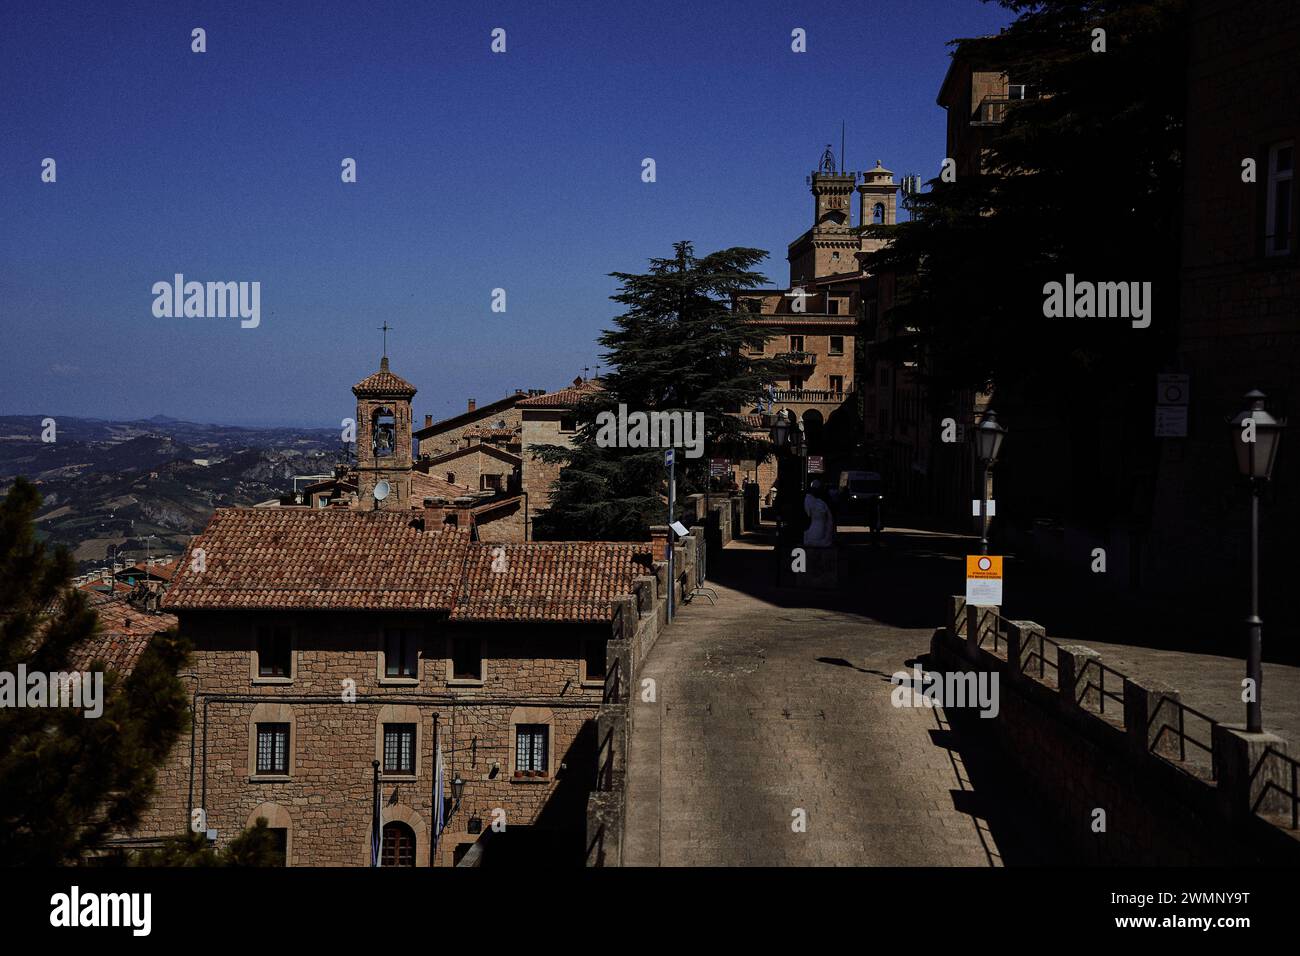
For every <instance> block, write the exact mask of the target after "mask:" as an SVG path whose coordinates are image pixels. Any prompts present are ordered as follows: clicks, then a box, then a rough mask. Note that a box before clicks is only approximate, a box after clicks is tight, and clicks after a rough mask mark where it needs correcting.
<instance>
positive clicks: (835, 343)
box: [830, 335, 844, 355]
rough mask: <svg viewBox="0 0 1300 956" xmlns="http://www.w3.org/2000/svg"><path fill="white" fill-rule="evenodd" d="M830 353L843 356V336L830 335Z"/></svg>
mask: <svg viewBox="0 0 1300 956" xmlns="http://www.w3.org/2000/svg"><path fill="white" fill-rule="evenodd" d="M830 352H831V355H843V354H844V336H842V335H832V336H831V348H830Z"/></svg>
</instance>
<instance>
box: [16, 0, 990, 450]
mask: <svg viewBox="0 0 1300 956" xmlns="http://www.w3.org/2000/svg"><path fill="white" fill-rule="evenodd" d="M1008 20H1009V15H1008V13H1007V12H1006V11H1005V10H1003V9H1002V8H1001V7H999V6H996V5H994V4H989V3H984V2H981V0H872V2H870V3H861V4H843V5H834V4H825V3H809V4H802V3H788V2H787V3H782V2H758V3H730V2H709V3H699V2H696V3H653V4H614V3H550V2H547V3H537V2H534V3H472V4H471V3H465V4H445V3H429V2H406V3H388V2H358V3H337V2H330V0H323V2H317V3H311V4H301V3H297V4H292V3H280V2H266V0H258V2H241V0H235V2H222V3H219V4H216V3H211V4H208V3H186V2H159V3H148V4H145V3H130V2H114V3H100V2H89V0H87V2H80V3H59V2H49V3H39V4H36V3H33V4H18V3H14V4H6V5H5V6H4V7H3V11H2V12H0V323H2V325H3V328H4V330H5V338H4V341H5V353H6V354H5V356H4V359H3V367H4V375H3V376H0V413H2V414H42V415H45V414H51V415H59V414H64V415H89V416H96V417H104V418H132V417H148V416H151V415H155V414H159V413H162V414H167V415H172V416H175V417H178V418H187V419H191V420H195V421H216V422H228V423H239V424H244V423H285V424H289V423H292V424H317V425H335V424H337V422H338V421H339V419H340V418H342V417H345V416H347V415H349V414H351V412H352V408H351V402H352V396H351V393H350V392H349V390H348V389H349V386H350V385H351V384H352V383H353V382H355V381H356V380H358V379H360V378H362V377H363V376H364V375H366V374H368V373H369V372H370V371H372V370H373V369H374V368H375V367H376V366H377V363H378V359H379V353H380V333H379V332H378V331H377V329H378V327H379V325H380V324H381V323H382V322H384V321H387V322H388V323H389V324H390V325H392V326H393V327H394V330H395V331H394V332H392V333H391V334H390V338H389V354H390V358H391V362H392V367H393V370H394V371H396V372H398V373H399V374H401V375H403V376H404V377H406V378H408V379H409V380H410V381H411V382H412V383H413V384H414V385H415V386H416V387H417V388H419V390H420V393H419V394H418V395H417V396H416V398H415V411H416V415H417V418H418V419H419V420H422V418H423V415H424V414H425V413H432V414H433V415H434V416H435V417H437V418H441V417H443V416H445V415H448V414H454V413H456V412H458V411H460V410H463V408H464V403H465V400H466V399H467V398H470V397H473V398H476V399H477V400H478V401H479V402H480V404H482V403H485V402H488V401H491V400H493V399H495V398H498V397H500V396H501V395H502V394H506V393H508V392H509V391H511V390H513V389H514V388H516V387H519V388H554V387H558V386H560V385H562V384H563V383H565V382H567V381H569V380H571V379H572V378H573V376H574V375H576V374H579V373H581V371H582V369H583V367H584V366H590V367H595V366H597V365H599V364H600V358H599V354H598V353H599V349H598V346H597V345H596V342H595V339H596V336H597V335H598V333H599V331H600V330H601V329H602V328H605V327H607V326H608V325H609V324H610V319H611V317H612V316H613V315H614V314H615V313H616V311H617V310H616V308H615V304H614V303H611V302H610V301H609V299H608V296H609V295H610V294H611V293H612V292H613V291H614V289H615V283H614V281H613V280H612V279H610V278H609V277H608V275H607V274H608V273H610V272H613V271H616V270H618V271H639V270H640V269H641V268H642V267H643V266H644V264H645V262H646V260H647V259H648V258H650V257H652V256H662V255H667V254H668V253H669V252H670V250H671V244H672V243H673V242H674V241H675V240H678V239H683V238H685V239H691V240H693V241H694V242H695V244H696V248H697V250H700V251H710V250H713V249H715V248H720V247H723V246H729V245H747V246H757V247H760V248H764V249H768V250H770V251H771V253H772V256H771V258H769V260H768V262H767V264H766V267H765V271H766V272H767V274H768V276H769V277H770V278H771V279H772V280H773V281H774V283H784V282H785V280H786V278H787V274H788V273H787V264H786V262H785V248H786V245H787V244H788V243H789V242H790V240H792V239H794V238H795V237H796V236H797V235H798V234H799V233H800V232H802V231H803V230H804V229H805V228H807V226H808V225H809V224H810V221H811V203H812V200H811V198H810V196H809V194H808V192H807V187H806V185H805V183H804V177H805V176H806V175H807V174H808V173H809V172H810V171H811V170H812V169H813V168H814V167H815V165H816V162H817V159H818V156H819V155H820V152H821V150H822V148H823V147H824V146H825V145H826V144H827V143H828V142H833V143H834V144H835V147H836V150H837V152H838V149H839V136H840V121H841V120H844V121H845V122H846V123H847V125H848V135H847V160H848V165H849V167H850V168H854V169H866V168H869V167H870V166H872V165H874V163H875V160H876V159H881V160H883V162H884V164H885V165H886V166H887V167H889V168H890V169H892V170H894V171H895V173H896V174H897V175H900V176H901V174H903V173H905V172H919V173H921V174H922V175H923V176H924V177H925V178H930V177H932V176H933V175H935V173H936V171H937V169H938V166H939V164H940V162H941V160H942V157H943V147H944V114H943V111H942V110H941V109H940V108H939V107H937V106H936V105H935V102H934V98H935V95H936V93H937V92H938V88H939V84H940V82H941V80H942V78H943V74H944V71H945V69H946V68H947V62H948V48H947V46H946V43H947V41H948V40H950V39H952V38H954V37H961V36H972V35H978V34H983V33H991V32H996V31H997V29H998V28H999V27H1001V26H1002V25H1004V24H1005V23H1007V22H1008ZM194 27H203V28H204V29H205V30H206V31H207V52H206V53H203V54H196V53H192V52H191V51H190V31H191V30H192V29H193V28H194ZM495 27H502V28H504V29H505V30H506V43H507V52H506V53H505V54H493V53H492V52H491V51H490V49H489V44H490V39H491V38H490V34H491V31H492V30H493V28H495ZM796 27H800V28H803V29H804V30H806V31H807V45H808V52H806V53H802V54H796V53H793V52H792V51H791V49H790V44H791V39H790V34H791V31H792V30H793V29H795V28H796ZM45 157H52V158H54V159H55V160H56V162H57V164H58V165H57V175H58V181H57V182H56V183H54V184H48V183H42V182H41V181H40V173H41V162H42V160H43V159H44V158H45ZM344 157H351V158H354V159H355V160H356V161H357V180H358V181H357V182H356V183H355V184H344V183H342V182H341V181H340V163H341V162H342V160H343V158H344ZM645 157H652V158H653V159H654V160H655V163H656V167H657V180H658V181H657V182H655V183H652V184H648V183H643V182H642V181H641V161H642V159H643V158H645ZM177 272H180V273H183V274H184V275H185V276H186V278H187V280H189V279H195V280H200V281H208V280H213V281H258V282H260V283H261V324H260V326H259V327H258V328H256V329H242V328H240V324H239V321H238V319H221V318H156V317H155V316H154V314H153V309H152V306H153V295H152V293H151V288H152V286H153V284H154V283H155V282H158V281H170V280H171V278H172V276H173V275H174V274H175V273H177ZM494 288H504V289H505V290H506V296H507V300H506V301H507V310H506V312H504V313H494V312H492V311H491V292H492V290H493V289H494Z"/></svg>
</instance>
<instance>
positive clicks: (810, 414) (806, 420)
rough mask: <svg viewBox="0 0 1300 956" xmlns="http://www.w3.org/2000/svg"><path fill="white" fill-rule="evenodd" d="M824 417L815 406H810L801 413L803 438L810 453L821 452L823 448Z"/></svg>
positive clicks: (818, 453) (816, 453)
mask: <svg viewBox="0 0 1300 956" xmlns="http://www.w3.org/2000/svg"><path fill="white" fill-rule="evenodd" d="M825 424H826V421H825V419H823V418H822V413H821V412H819V411H817V409H815V408H810V409H808V411H806V412H804V413H803V439H804V442H805V443H806V444H807V446H808V453H809V454H810V455H820V454H823V453H824V451H825V449H823V448H822V445H823V439H824V437H825V435H824V433H825V428H824V427H823V426H824V425H825Z"/></svg>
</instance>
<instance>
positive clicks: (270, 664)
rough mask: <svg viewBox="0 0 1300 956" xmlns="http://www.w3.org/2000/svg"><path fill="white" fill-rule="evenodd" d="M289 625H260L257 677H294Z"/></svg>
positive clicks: (258, 629) (258, 631) (258, 630)
mask: <svg viewBox="0 0 1300 956" xmlns="http://www.w3.org/2000/svg"><path fill="white" fill-rule="evenodd" d="M290 633H291V632H290V630H289V625H287V624H260V625H258V628H257V676H258V677H292V676H293V646H292V642H291V640H290Z"/></svg>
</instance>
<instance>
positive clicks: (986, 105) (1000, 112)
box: [970, 96, 1014, 126]
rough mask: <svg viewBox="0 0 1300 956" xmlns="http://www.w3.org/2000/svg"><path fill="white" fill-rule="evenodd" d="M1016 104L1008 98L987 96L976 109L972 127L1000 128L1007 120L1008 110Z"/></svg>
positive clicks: (972, 117) (972, 118)
mask: <svg viewBox="0 0 1300 956" xmlns="http://www.w3.org/2000/svg"><path fill="white" fill-rule="evenodd" d="M1012 102H1014V101H1013V100H1010V99H1007V98H1006V97H995V96H986V97H985V98H984V99H983V100H981V101H980V105H979V106H977V107H975V113H974V114H973V115H972V116H971V121H970V123H971V125H972V126H998V125H1000V124H1001V123H1002V122H1003V121H1004V120H1005V119H1006V118H1007V109H1008V108H1009V106H1010V105H1011V103H1012Z"/></svg>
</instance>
